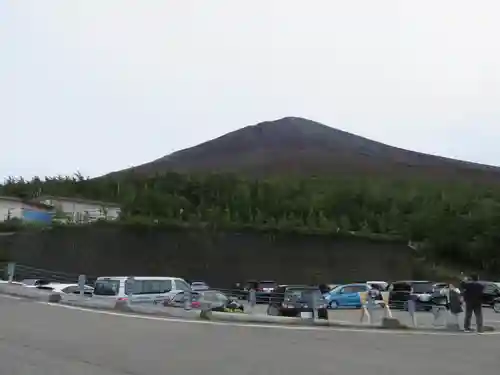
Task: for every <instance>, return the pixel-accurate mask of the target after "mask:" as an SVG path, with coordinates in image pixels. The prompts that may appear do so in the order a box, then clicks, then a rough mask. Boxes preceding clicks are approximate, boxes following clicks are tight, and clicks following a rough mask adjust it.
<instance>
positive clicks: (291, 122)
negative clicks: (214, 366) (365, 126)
mask: <svg viewBox="0 0 500 375" xmlns="http://www.w3.org/2000/svg"><path fill="white" fill-rule="evenodd" d="M124 171H129V172H130V171H132V172H135V173H139V174H153V173H156V172H160V173H161V172H167V171H179V172H238V173H245V174H249V175H256V176H268V175H283V174H300V175H325V174H331V175H334V174H336V175H346V174H347V175H359V174H369V175H379V176H380V175H381V176H385V175H387V176H388V177H389V176H416V177H419V176H420V177H426V178H427V177H428V178H439V179H456V178H458V179H461V180H462V179H468V180H471V181H480V180H482V181H487V182H491V181H497V180H498V181H500V168H498V167H493V166H487V165H482V164H476V163H470V162H465V161H460V160H455V159H449V158H444V157H439V156H433V155H428V154H423V153H419V152H414V151H408V150H404V149H400V148H397V147H392V146H389V145H386V144H383V143H380V142H375V141H372V140H370V139H367V138H363V137H360V136H357V135H354V134H351V133H348V132H345V131H342V130H338V129H334V128H331V127H328V126H326V125H323V124H320V123H317V122H314V121H311V120H307V119H303V118H298V117H285V118H282V119H280V120H276V121H266V122H262V123H259V124H257V125H252V126H246V127H244V128H242V129H239V130H236V131H233V132H230V133H227V134H225V135H223V136H221V137H218V138H216V139H213V140H210V141H207V142H204V143H201V144H199V145H197V146H194V147H191V148H187V149H184V150H181V151H177V152H174V153H172V154H170V155H166V156H164V157H162V158H160V159H157V160H154V161H152V162H150V163H146V164H142V165H139V166H136V167H133V168H130V169H127V170H124ZM124 171H119V172H114V173H113V175H115V174H117V173H118V174H119V173H122V172H124Z"/></svg>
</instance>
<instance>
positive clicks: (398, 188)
mask: <svg viewBox="0 0 500 375" xmlns="http://www.w3.org/2000/svg"><path fill="white" fill-rule="evenodd" d="M0 195H9V196H16V197H20V198H23V199H31V198H33V197H36V196H39V195H54V196H64V197H79V198H87V199H94V200H101V201H112V202H117V203H120V204H121V206H122V215H123V220H124V221H126V220H140V221H141V222H143V223H145V224H146V223H156V224H159V223H162V222H164V223H172V222H176V223H183V224H185V225H191V224H193V225H195V224H196V225H199V224H200V223H205V224H207V225H211V226H213V227H218V228H221V229H231V228H242V227H245V228H254V229H262V228H274V229H276V230H297V231H300V232H302V233H307V232H310V233H324V234H332V233H356V235H360V236H363V235H366V236H371V235H380V236H386V237H388V238H389V237H392V236H393V237H398V238H404V239H406V240H411V241H413V242H415V243H419V244H420V245H421V248H422V249H425V250H426V251H427V252H428V254H429V256H431V257H433V258H434V259H435V260H437V261H445V262H448V263H453V264H454V265H457V266H460V267H468V268H474V269H479V270H484V271H486V272H487V273H489V274H494V273H500V251H499V250H498V249H499V245H500V188H498V187H496V186H477V185H474V184H472V183H466V182H464V183H456V182H454V183H453V184H452V183H450V184H446V183H437V182H429V181H424V180H395V179H383V178H379V179H377V178H372V177H370V178H363V177H359V178H353V177H351V178H341V177H315V178H312V177H311V178H297V177H294V178H292V177H289V178H286V177H280V178H278V177H277V178H270V179H261V180H258V179H249V178H245V177H243V176H238V175H235V174H206V175H198V174H181V173H173V172H172V173H166V174H162V175H156V176H151V177H143V176H141V177H139V176H137V175H133V174H127V175H123V176H120V177H119V178H114V177H113V178H112V177H102V178H97V179H89V178H85V177H84V176H82V175H80V174H76V175H74V176H69V177H68V176H57V177H45V178H38V177H35V178H33V179H31V180H25V179H22V178H20V179H16V178H8V179H7V180H6V181H5V182H4V184H3V185H1V186H0Z"/></svg>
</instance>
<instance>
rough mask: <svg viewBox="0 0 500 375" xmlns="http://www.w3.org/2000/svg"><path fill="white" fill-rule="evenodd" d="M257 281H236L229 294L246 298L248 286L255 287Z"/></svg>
mask: <svg viewBox="0 0 500 375" xmlns="http://www.w3.org/2000/svg"><path fill="white" fill-rule="evenodd" d="M258 284H259V282H258V281H257V280H247V281H245V282H236V283H234V284H233V286H232V287H231V292H232V293H231V295H232V296H234V297H237V298H238V299H244V300H246V299H248V291H249V290H250V288H252V287H253V288H257V285H258Z"/></svg>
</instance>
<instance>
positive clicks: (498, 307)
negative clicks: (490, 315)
mask: <svg viewBox="0 0 500 375" xmlns="http://www.w3.org/2000/svg"><path fill="white" fill-rule="evenodd" d="M493 311H494V312H496V313H499V314H500V301H498V302H495V303H494V304H493Z"/></svg>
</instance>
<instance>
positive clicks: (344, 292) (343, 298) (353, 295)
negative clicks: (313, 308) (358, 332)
mask: <svg viewBox="0 0 500 375" xmlns="http://www.w3.org/2000/svg"><path fill="white" fill-rule="evenodd" d="M369 289H370V286H369V285H368V284H346V285H340V286H338V287H336V288H335V289H333V290H331V291H330V292H328V293H326V294H325V296H324V297H325V300H326V303H327V306H328V308H330V309H339V308H356V309H359V308H361V298H360V297H359V293H360V292H368V290H369Z"/></svg>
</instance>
